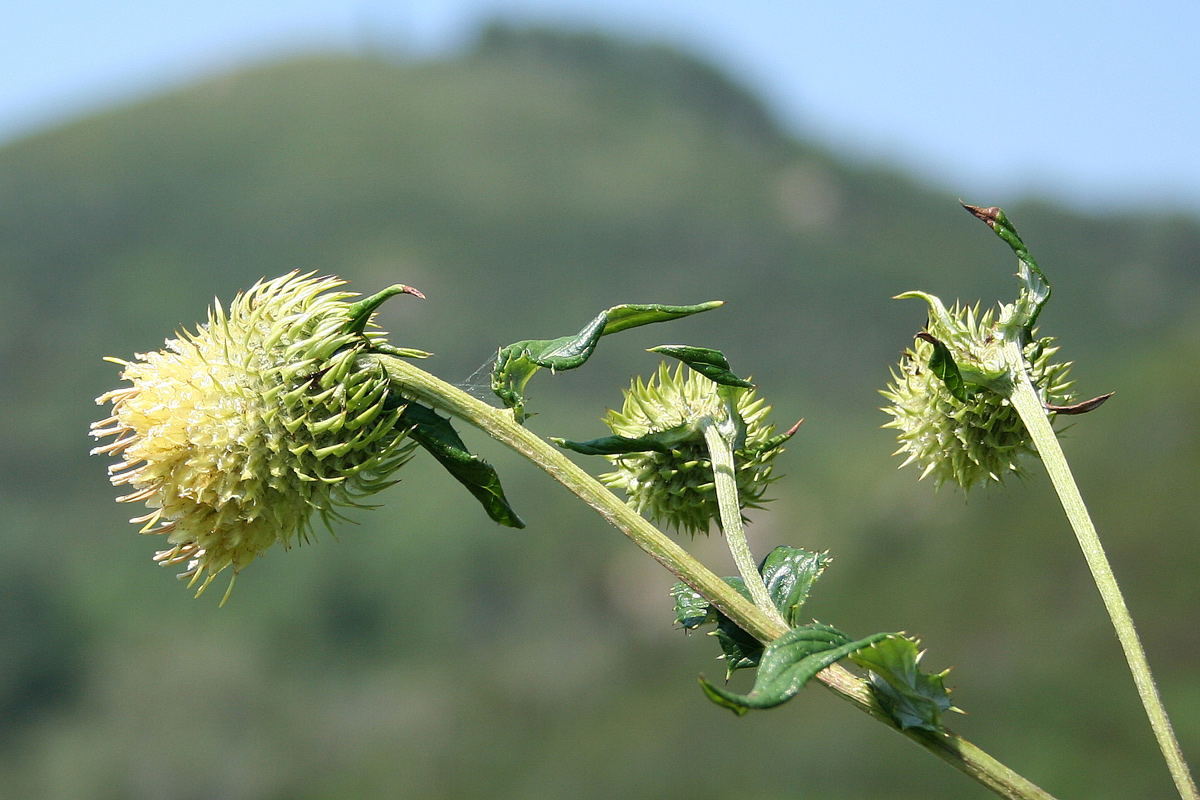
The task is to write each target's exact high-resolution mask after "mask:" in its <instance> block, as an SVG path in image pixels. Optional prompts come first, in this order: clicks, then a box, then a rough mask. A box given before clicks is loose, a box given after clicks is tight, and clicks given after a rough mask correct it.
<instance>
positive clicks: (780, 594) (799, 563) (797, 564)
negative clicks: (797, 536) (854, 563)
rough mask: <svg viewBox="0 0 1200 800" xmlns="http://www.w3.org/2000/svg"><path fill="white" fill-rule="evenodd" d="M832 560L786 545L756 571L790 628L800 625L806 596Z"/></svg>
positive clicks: (769, 554)
mask: <svg viewBox="0 0 1200 800" xmlns="http://www.w3.org/2000/svg"><path fill="white" fill-rule="evenodd" d="M831 560H832V559H831V558H830V557H829V553H828V552H824V553H813V552H810V551H808V550H803V549H801V548H799V547H787V546H786V545H780V546H779V547H776V548H775V549H774V550H772V551H771V552H770V553H767V557H766V558H764V559H763V561H762V564H761V565H760V566H759V569H758V571H759V572H760V573H762V577H763V583H765V584H766V585H767V594H769V595H770V596H771V602H773V603H774V604H775V607H776V608H777V609H779V613H780V614H782V615H783V619H784V621H785V622H787V624H788V625H789V626H792V627H795V625H796V624H797V622H798V621H799V616H800V609H801V608H802V607H803V606H804V602H805V601H806V600H807V599H808V593H809V592H810V591H811V590H812V587H813V584H815V583H816V582H817V579H818V578H820V577H821V573H823V572H824V571H825V567H826V566H828V565H829V562H830V561H831Z"/></svg>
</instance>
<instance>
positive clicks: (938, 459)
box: [881, 298, 1071, 491]
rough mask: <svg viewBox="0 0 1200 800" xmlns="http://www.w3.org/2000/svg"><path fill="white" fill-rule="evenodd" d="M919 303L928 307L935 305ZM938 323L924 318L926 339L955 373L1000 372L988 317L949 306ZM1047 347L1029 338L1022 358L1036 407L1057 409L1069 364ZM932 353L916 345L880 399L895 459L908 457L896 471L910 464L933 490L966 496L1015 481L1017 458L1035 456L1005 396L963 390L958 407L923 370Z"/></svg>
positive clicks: (997, 339)
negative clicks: (946, 488)
mask: <svg viewBox="0 0 1200 800" xmlns="http://www.w3.org/2000/svg"><path fill="white" fill-rule="evenodd" d="M926 299H929V300H930V302H931V304H932V303H933V301H934V300H936V298H926ZM938 305H939V306H940V301H938ZM939 316H940V315H938V314H933V315H931V316H930V320H929V331H928V332H929V334H930V335H932V336H933V337H934V338H936V339H938V340H939V341H940V342H942V343H943V344H945V345H946V347H947V348H948V349H949V351H950V353H951V354H952V355H953V357H954V359H955V361H956V362H957V364H958V365H959V366H960V367H964V368H968V367H969V368H977V369H979V370H981V371H984V372H986V371H992V370H1003V369H1005V367H1004V363H1003V357H1002V355H1001V349H1002V347H1003V341H1002V336H1001V334H1000V332H999V331H998V330H997V326H996V323H995V315H994V314H993V312H992V311H987V312H985V313H984V314H983V315H982V316H979V315H978V307H975V308H971V307H959V306H957V305H956V306H954V308H952V309H951V310H950V311H949V313H948V315H947V316H946V317H945V318H944V319H948V320H949V321H950V324H949V325H946V324H943V323H941V322H939ZM1052 341H1053V340H1052V339H1049V338H1043V339H1037V338H1036V337H1035V338H1034V339H1033V341H1032V342H1031V343H1030V344H1029V345H1028V346H1027V347H1026V348H1025V357H1026V361H1027V363H1028V369H1029V377H1030V378H1031V379H1032V381H1033V385H1034V386H1035V387H1036V388H1037V390H1038V393H1039V394H1040V395H1041V396H1042V400H1043V402H1046V403H1052V404H1061V403H1064V402H1065V401H1066V400H1067V399H1068V398H1069V394H1068V392H1069V390H1070V387H1071V382H1070V381H1068V380H1067V372H1068V370H1069V369H1070V367H1071V365H1070V363H1051V361H1050V359H1051V357H1052V356H1054V354H1055V353H1057V352H1058V348H1057V347H1053V346H1051V342H1052ZM933 354H934V345H933V344H932V343H931V342H928V341H926V340H924V339H921V338H918V339H917V340H916V342H915V343H914V345H913V349H912V350H911V351H909V352H906V353H905V354H904V356H903V358H902V359H901V361H900V365H899V370H898V371H897V370H896V369H893V370H892V382H891V383H890V384H889V385H888V388H887V389H886V390H884V391H882V392H881V394H882V395H883V396H884V397H885V398H887V400H888V401H889V403H890V405H888V406H887V407H886V408H883V409H882V410H883V411H884V412H885V413H887V414H890V415H891V417H892V419H891V421H890V422H888V423H886V424H885V425H884V427H885V428H895V429H896V430H897V438H898V440H899V442H900V449H899V450H897V451H896V453H895V454H896V455H902V454H904V455H906V456H907V457H906V458H905V460H904V463H903V464H901V465H900V466H901V467H904V466H907V465H908V464H911V463H916V464H917V465H918V466H920V467H921V468H922V469H923V470H924V471H923V472H922V473H921V478H925V477H927V476H930V477H932V478H933V479H934V481H935V482H936V483H937V485H938V486H939V487H940V486H941V485H942V484H944V483H947V482H952V483H955V484H957V485H958V486H961V487H962V488H963V489H964V490H967V491H969V490H970V489H971V488H972V487H974V486H976V485H979V484H982V483H986V482H987V481H989V480H991V481H996V482H999V481H1000V480H1001V479H1002V478H1003V477H1004V475H1005V473H1007V472H1014V473H1017V474H1018V475H1020V474H1021V472H1022V468H1021V466H1020V464H1019V459H1020V457H1021V456H1022V455H1024V454H1030V455H1035V454H1036V452H1037V451H1036V450H1035V449H1034V447H1033V443H1032V442H1031V440H1030V438H1029V434H1028V433H1027V432H1026V430H1025V425H1024V423H1023V422H1021V417H1020V416H1019V415H1018V414H1017V410H1016V409H1015V408H1013V406H1012V404H1011V403H1010V402H1009V401H1008V398H1007V397H1006V396H1005V395H1004V394H1002V393H1000V392H996V391H992V390H989V389H986V388H983V387H982V386H971V385H969V386H968V387H967V399H966V401H965V402H964V401H962V400H959V399H958V398H956V397H955V396H954V395H953V394H952V393H951V392H950V390H949V389H947V388H946V385H945V383H943V381H942V379H941V378H939V377H938V376H937V375H936V374H934V371H933V370H932V369H931V368H930V367H929V366H928V364H929V361H930V359H931V358H932V357H933Z"/></svg>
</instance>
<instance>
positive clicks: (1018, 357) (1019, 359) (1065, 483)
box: [1005, 342, 1198, 800]
mask: <svg viewBox="0 0 1200 800" xmlns="http://www.w3.org/2000/svg"><path fill="white" fill-rule="evenodd" d="M1005 358H1006V360H1007V361H1008V363H1009V365H1010V367H1013V368H1014V372H1016V373H1017V376H1018V379H1017V380H1016V382H1015V386H1014V389H1013V393H1012V395H1011V397H1010V398H1009V399H1010V400H1011V402H1012V404H1013V407H1014V408H1016V410H1017V413H1018V414H1020V415H1021V421H1022V422H1024V423H1025V429H1026V430H1027V431H1029V436H1030V438H1032V439H1033V443H1034V446H1035V447H1036V448H1037V451H1038V455H1039V456H1040V457H1041V459H1042V463H1043V464H1045V465H1046V472H1047V473H1049V475H1050V481H1051V482H1052V483H1053V484H1054V489H1055V491H1056V492H1058V497H1059V500H1060V501H1061V502H1062V507H1063V510H1064V511H1066V513H1067V519H1068V520H1069V521H1070V523H1071V528H1072V529H1074V531H1075V537H1076V538H1077V539H1078V540H1079V547H1080V548H1081V549H1082V550H1083V556H1084V558H1085V559H1086V560H1087V565H1088V568H1089V569H1091V571H1092V579H1093V580H1094V581H1095V582H1096V588H1098V589H1099V590H1100V596H1101V597H1102V598H1103V600H1104V607H1105V608H1106V609H1108V616H1109V619H1111V620H1112V624H1113V627H1114V628H1115V629H1116V631H1117V639H1118V640H1119V641H1120V642H1121V648H1122V649H1123V650H1124V651H1125V660H1126V661H1127V662H1129V671H1130V672H1132V673H1133V682H1134V684H1135V685H1136V686H1137V691H1138V695H1140V696H1141V698H1142V705H1143V706H1144V707H1145V709H1146V716H1147V717H1149V718H1150V727H1151V728H1152V729H1153V730H1154V736H1155V738H1156V739H1157V740H1158V747H1159V749H1160V750H1162V754H1163V757H1164V758H1165V759H1166V761H1167V768H1168V769H1170V771H1171V777H1172V779H1174V781H1175V788H1176V789H1178V791H1179V796H1180V797H1182V798H1185V800H1197V797H1198V796H1197V793H1196V783H1195V781H1193V780H1192V775H1191V773H1190V771H1189V770H1188V765H1187V762H1186V761H1184V760H1183V752H1182V751H1181V750H1180V748H1179V741H1178V740H1177V739H1176V738H1175V732H1174V730H1172V728H1171V720H1170V718H1168V717H1167V710H1166V708H1165V707H1164V706H1163V702H1162V698H1161V697H1160V696H1159V693H1158V687H1157V686H1156V685H1155V683H1154V677H1153V676H1152V675H1151V674H1150V663H1149V662H1148V661H1147V660H1146V651H1145V650H1144V649H1142V643H1141V641H1140V640H1139V638H1138V634H1137V629H1136V628H1134V625H1133V617H1132V616H1131V615H1130V613H1129V608H1128V607H1127V606H1126V605H1125V598H1124V596H1123V595H1122V594H1121V588H1120V587H1119V586H1118V585H1117V579H1116V577H1115V576H1114V575H1113V571H1112V566H1111V565H1110V564H1109V563H1108V557H1107V556H1106V555H1105V554H1104V547H1103V546H1102V545H1101V544H1100V537H1099V536H1098V535H1097V534H1096V527H1095V525H1093V524H1092V517H1091V515H1090V514H1089V513H1088V510H1087V507H1086V506H1085V505H1084V504H1083V497H1082V495H1080V493H1079V487H1078V486H1077V485H1076V484H1075V478H1074V476H1073V475H1072V474H1071V468H1070V466H1069V465H1068V464H1067V458H1066V455H1064V454H1063V451H1062V447H1061V446H1060V445H1059V443H1058V437H1057V436H1056V435H1055V433H1054V429H1053V428H1052V427H1051V425H1050V420H1049V419H1048V418H1047V416H1046V409H1045V407H1044V406H1043V405H1042V399H1041V397H1040V396H1038V393H1037V389H1035V388H1034V386H1033V383H1032V382H1031V381H1030V379H1029V375H1028V373H1027V372H1026V370H1025V358H1024V355H1023V354H1022V352H1021V347H1020V345H1019V344H1017V343H1016V342H1009V343H1008V344H1007V345H1006V346H1005Z"/></svg>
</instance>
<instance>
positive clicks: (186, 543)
mask: <svg viewBox="0 0 1200 800" xmlns="http://www.w3.org/2000/svg"><path fill="white" fill-rule="evenodd" d="M341 283H342V282H341V281H339V280H336V279H334V278H314V277H312V276H311V275H305V276H300V275H297V274H296V273H292V274H290V275H285V276H283V277H281V278H277V279H275V280H273V281H264V282H259V283H257V284H255V286H254V287H253V288H251V289H250V291H248V292H246V293H245V294H241V295H238V296H237V298H235V299H234V301H233V303H232V304H231V305H230V308H229V311H228V313H226V312H225V311H224V310H223V309H222V308H221V306H219V305H217V306H214V307H213V308H212V309H211V310H210V311H209V315H208V322H207V323H206V324H203V325H201V326H199V327H198V328H197V329H196V331H195V332H194V333H186V332H185V333H182V334H180V335H179V336H178V337H177V338H174V339H169V340H168V341H167V343H166V347H165V349H163V350H159V351H156V352H153V353H146V354H142V355H138V356H136V358H135V360H134V361H132V362H130V361H122V360H120V359H111V360H113V361H115V362H116V363H118V364H120V365H121V366H122V367H123V369H122V371H121V377H122V378H124V379H125V380H127V381H129V382H130V384H131V385H130V386H127V387H124V388H121V389H114V390H113V391H111V392H106V393H105V394H103V395H101V396H100V397H99V398H98V399H97V401H96V402H98V403H112V407H113V408H112V411H113V413H112V416H110V417H108V418H107V419H103V420H101V421H99V422H96V423H94V424H93V425H92V429H91V434H92V436H93V437H95V438H98V439H103V438H107V437H115V440H114V441H112V442H110V443H108V444H105V445H102V446H99V447H96V448H95V449H94V450H93V451H92V452H93V454H110V455H115V456H120V457H121V458H122V460H121V461H119V462H117V463H116V464H114V465H112V466H111V467H109V475H110V479H111V481H112V483H113V485H115V486H129V487H131V488H132V489H133V490H134V491H132V492H130V493H129V494H126V495H124V496H122V497H120V498H119V499H118V501H119V502H125V503H132V502H140V501H145V504H146V505H147V506H148V507H149V509H150V510H149V512H148V513H147V514H145V515H143V516H139V517H135V518H133V519H132V520H130V521H131V522H133V523H135V524H140V525H141V526H142V528H141V532H142V533H146V534H166V536H167V541H168V543H169V544H170V545H171V546H170V547H169V548H167V549H163V550H160V551H158V552H157V553H156V554H155V556H154V560H155V561H158V562H159V563H161V564H165V565H174V564H180V563H185V562H186V565H187V566H186V568H185V569H184V571H183V572H182V574H181V576H180V577H184V578H188V579H190V584H189V585H191V584H196V583H198V584H199V589H198V590H197V594H198V595H199V594H201V593H203V592H204V590H205V588H206V587H207V586H208V585H209V583H211V582H212V580H213V578H215V577H216V576H217V574H218V573H220V572H221V571H222V570H225V569H226V568H230V567H232V570H233V574H234V576H236V575H237V573H238V572H239V571H240V570H241V569H242V568H243V567H245V566H247V565H248V564H249V563H250V562H251V561H253V560H254V559H255V558H256V557H257V556H259V555H261V554H262V553H264V552H265V551H266V550H267V549H268V548H270V547H271V546H272V545H274V544H277V543H278V544H280V545H282V546H283V547H284V548H287V547H289V546H290V545H291V543H292V542H293V540H295V539H296V538H297V537H299V538H301V539H307V538H308V536H309V533H310V532H311V530H312V527H311V525H310V521H309V520H310V517H311V516H312V513H313V512H314V511H316V512H318V513H319V514H320V515H321V516H322V517H323V518H325V519H326V521H328V519H329V518H330V517H333V516H336V515H337V510H336V509H337V507H338V506H348V505H358V504H359V500H360V499H361V498H363V497H366V496H368V495H370V494H373V493H375V492H377V491H379V490H380V489H382V488H384V487H385V486H387V485H389V482H388V477H389V476H390V475H391V474H392V473H393V472H394V471H395V470H396V469H398V468H399V467H400V466H401V465H402V464H403V463H404V461H405V460H406V459H407V458H408V456H409V455H410V453H411V451H412V446H413V444H412V442H410V441H408V439H407V435H406V434H407V431H406V430H405V427H404V426H403V425H400V424H398V422H399V419H400V408H399V407H398V406H397V405H396V404H395V403H394V402H392V401H391V398H390V397H389V394H388V388H389V382H388V376H387V373H386V371H385V370H384V369H383V368H382V367H381V366H380V365H378V364H370V363H366V364H360V363H359V360H360V357H361V355H362V354H363V353H365V352H369V351H371V350H372V349H374V348H385V349H386V348H387V345H386V344H385V343H384V336H383V334H382V333H380V332H377V331H368V330H366V329H365V327H364V324H365V322H366V318H367V316H369V314H370V311H371V309H372V305H371V304H370V303H368V304H367V305H366V306H361V305H360V306H354V305H352V304H350V303H348V302H347V300H348V298H350V297H352V296H353V295H350V294H347V293H345V292H338V291H336V290H337V288H338V287H339V286H340V285H341ZM389 291H390V292H391V293H398V292H408V293H414V290H412V289H409V288H408V287H394V289H393V290H389ZM383 299H384V298H383V297H380V298H378V302H382V300H383ZM378 302H375V303H374V304H375V305H378ZM229 586H230V589H232V588H233V581H232V580H230V584H229ZM226 596H228V591H227V592H226Z"/></svg>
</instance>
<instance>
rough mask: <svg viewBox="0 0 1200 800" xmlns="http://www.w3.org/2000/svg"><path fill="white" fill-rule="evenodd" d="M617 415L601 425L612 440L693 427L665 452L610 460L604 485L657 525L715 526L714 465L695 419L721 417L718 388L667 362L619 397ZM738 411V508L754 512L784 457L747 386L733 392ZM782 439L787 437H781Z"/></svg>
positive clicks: (702, 529)
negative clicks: (774, 465) (741, 437)
mask: <svg viewBox="0 0 1200 800" xmlns="http://www.w3.org/2000/svg"><path fill="white" fill-rule="evenodd" d="M624 394H625V402H624V405H623V407H622V409H621V410H620V411H614V410H611V409H610V410H609V412H608V414H607V415H606V416H605V419H604V421H605V422H606V423H607V424H608V426H609V427H610V428H611V429H612V431H613V433H614V434H616V435H618V436H624V437H628V438H639V437H643V436H647V435H649V434H654V433H660V432H662V431H669V430H673V429H678V428H686V427H687V426H692V428H693V431H692V432H691V433H690V435H687V436H686V437H685V438H684V439H683V441H681V442H679V443H676V444H675V445H674V446H673V450H672V452H671V453H658V452H646V453H627V454H624V455H616V456H608V459H609V460H610V461H611V462H612V463H613V465H614V466H615V467H616V470H615V471H613V472H610V473H607V474H605V475H602V476H601V479H602V480H603V481H604V483H605V484H606V485H608V486H612V487H619V488H620V489H622V490H623V491H624V492H625V495H626V498H627V500H628V502H629V504H630V505H631V506H632V507H633V508H634V509H635V510H637V511H638V512H642V513H648V514H649V515H650V517H651V518H652V519H653V520H655V521H656V522H658V523H659V524H662V525H669V526H673V527H675V528H676V529H677V530H680V531H683V532H685V533H688V534H691V535H695V534H696V533H707V532H708V527H709V523H710V522H711V521H712V520H714V519H715V520H717V521H718V522H719V521H720V518H721V516H720V507H719V505H718V503H717V496H716V490H715V487H714V485H713V469H712V462H711V460H710V459H709V455H708V447H707V445H706V444H705V441H704V433H703V431H702V430H701V428H700V427H699V424H698V423H699V421H700V420H701V419H702V418H704V417H708V418H710V419H712V420H714V421H717V422H719V421H721V420H723V419H725V418H726V416H727V411H726V408H725V401H724V400H723V399H722V398H721V396H720V393H719V392H718V390H717V384H715V383H714V382H713V381H711V380H709V379H708V378H706V377H704V376H703V375H700V374H699V373H696V372H693V371H692V370H690V369H689V370H687V371H686V374H685V371H684V366H683V365H682V364H680V365H679V367H678V369H676V370H675V372H674V374H672V373H671V371H670V369H669V368H668V367H667V365H666V364H665V363H663V364H660V365H659V369H658V372H657V374H656V375H655V376H653V377H652V378H650V380H649V381H647V382H643V381H642V379H641V378H636V379H635V380H634V381H633V384H632V385H631V386H630V388H629V389H628V390H627V391H626V392H625V393H624ZM735 395H736V397H737V400H736V409H737V414H738V415H739V416H740V417H741V419H742V421H743V422H744V424H745V444H744V445H743V446H742V447H741V448H740V449H738V451H737V452H736V454H735V459H736V464H737V470H736V472H737V476H736V477H737V488H738V496H739V499H740V503H741V506H742V508H747V507H750V508H759V507H760V502H761V501H762V497H763V494H764V492H765V491H766V489H767V485H768V484H769V483H771V482H772V481H773V480H774V479H773V478H772V476H771V461H772V459H774V458H775V456H777V455H778V454H779V453H781V452H783V447H782V446H781V444H782V442H781V441H780V440H779V437H776V439H775V440H774V441H773V442H772V441H771V439H772V437H771V434H772V432H773V431H774V426H773V425H768V424H765V420H766V417H767V415H768V414H769V413H770V411H771V407H770V406H768V405H766V401H764V400H761V399H755V397H754V391H753V390H750V389H737V390H735ZM785 438H786V437H785Z"/></svg>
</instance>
